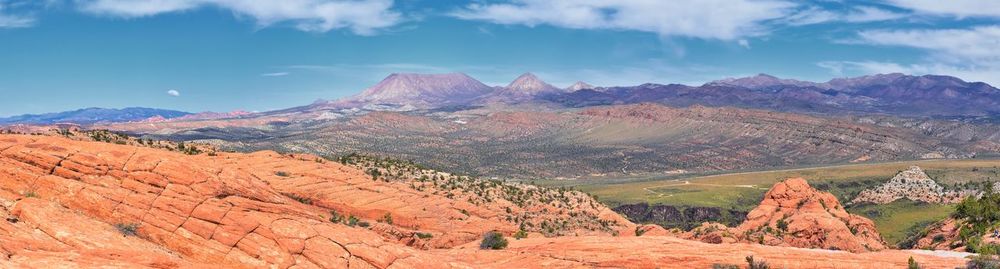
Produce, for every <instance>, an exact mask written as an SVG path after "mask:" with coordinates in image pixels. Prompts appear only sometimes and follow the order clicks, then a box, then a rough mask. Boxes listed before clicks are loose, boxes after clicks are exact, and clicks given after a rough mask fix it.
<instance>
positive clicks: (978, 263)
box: [966, 255, 1000, 269]
mask: <svg viewBox="0 0 1000 269" xmlns="http://www.w3.org/2000/svg"><path fill="white" fill-rule="evenodd" d="M966 266H968V267H967V268H968V269H1000V259H997V257H994V256H992V255H976V256H972V258H970V259H969V262H968V263H967V264H966Z"/></svg>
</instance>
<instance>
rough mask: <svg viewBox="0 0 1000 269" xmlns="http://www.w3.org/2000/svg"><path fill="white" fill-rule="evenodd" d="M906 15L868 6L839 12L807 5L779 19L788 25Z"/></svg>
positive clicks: (891, 17)
mask: <svg viewBox="0 0 1000 269" xmlns="http://www.w3.org/2000/svg"><path fill="white" fill-rule="evenodd" d="M906 16H907V15H906V14H902V13H896V12H892V11H888V10H884V9H880V8H876V7H869V6H859V7H854V8H851V9H850V10H848V11H846V12H839V13H838V12H833V11H829V10H825V9H821V8H818V7H808V8H805V9H803V10H801V11H798V12H796V13H795V14H791V15H789V16H787V17H785V18H783V19H781V20H782V21H783V22H785V23H786V24H788V25H792V26H802V25H810V24H820V23H829V22H850V23H865V22H875V21H888V20H895V19H900V18H903V17H906Z"/></svg>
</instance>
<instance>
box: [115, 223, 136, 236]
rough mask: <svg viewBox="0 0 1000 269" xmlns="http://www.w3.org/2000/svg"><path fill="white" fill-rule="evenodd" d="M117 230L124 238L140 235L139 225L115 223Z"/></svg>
mask: <svg viewBox="0 0 1000 269" xmlns="http://www.w3.org/2000/svg"><path fill="white" fill-rule="evenodd" d="M115 230H118V232H119V233H121V234H122V235H123V236H136V235H138V234H139V224H138V223H115Z"/></svg>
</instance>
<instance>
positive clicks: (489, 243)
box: [479, 231, 507, 249]
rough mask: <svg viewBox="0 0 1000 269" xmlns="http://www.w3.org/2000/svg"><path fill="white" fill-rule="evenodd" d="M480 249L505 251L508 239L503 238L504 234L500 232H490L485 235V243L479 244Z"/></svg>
mask: <svg viewBox="0 0 1000 269" xmlns="http://www.w3.org/2000/svg"><path fill="white" fill-rule="evenodd" d="M479 248H480V249H505V248H507V239H506V238H504V237H503V234H500V233H499V232H495V231H493V232H488V233H486V234H484V235H483V241H482V242H481V243H479Z"/></svg>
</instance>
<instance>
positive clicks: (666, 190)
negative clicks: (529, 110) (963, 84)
mask: <svg viewBox="0 0 1000 269" xmlns="http://www.w3.org/2000/svg"><path fill="white" fill-rule="evenodd" d="M911 165H917V166H920V167H921V168H923V169H924V171H925V172H926V173H927V174H928V176H930V177H931V178H933V179H935V180H936V181H938V182H939V183H940V184H943V185H944V186H946V187H950V186H953V185H955V184H962V183H966V182H984V181H1000V159H967V160H920V161H901V162H889V163H870V164H848V165H836V166H826V167H808V168H796V169H783V170H772V171H753V172H735V173H728V174H717V175H699V176H689V177H684V176H672V177H669V178H661V179H657V178H654V177H645V178H631V179H621V178H619V179H586V180H566V181H554V180H550V181H542V182H537V183H538V184H541V185H548V186H572V187H573V188H575V189H578V190H582V191H585V192H588V193H591V194H594V195H596V196H597V197H598V199H599V200H600V201H602V202H604V203H605V204H608V205H610V206H612V207H614V206H617V205H621V204H631V203H639V202H645V203H649V204H666V205H675V206H707V207H721V208H732V209H737V210H743V211H749V210H750V209H753V208H754V207H756V206H757V204H758V203H759V202H760V200H761V199H762V198H763V196H764V193H765V192H767V190H768V189H769V188H770V187H771V186H772V185H773V184H774V183H776V182H779V181H781V180H783V179H786V178H792V177H802V178H805V179H806V180H808V181H809V183H810V184H811V185H813V186H814V187H816V188H817V189H820V190H824V191H828V192H831V193H833V194H834V195H836V196H837V198H838V199H840V200H841V202H842V203H846V202H847V201H849V200H850V199H852V198H854V196H855V195H857V193H858V192H860V191H861V190H863V189H866V188H869V187H872V186H875V185H878V184H881V183H883V182H885V181H887V180H889V179H890V178H892V177H893V176H894V175H895V174H896V173H898V172H899V171H902V170H905V169H907V168H909V167H910V166H911ZM952 210H953V206H951V205H929V204H922V203H915V202H911V201H897V202H895V203H891V204H887V205H865V206H853V207H852V206H848V211H851V212H852V213H855V214H859V215H862V216H865V217H868V218H870V219H872V220H873V221H875V223H876V225H877V227H878V229H879V231H880V232H881V233H882V234H883V237H885V239H886V240H887V241H888V242H889V243H890V244H895V243H896V242H899V240H902V239H903V238H904V237H905V235H906V233H907V232H908V231H909V230H911V229H912V228H913V227H914V226H915V225H925V224H926V223H928V222H933V221H937V220H940V219H943V218H945V217H947V215H948V214H950V213H951V212H952Z"/></svg>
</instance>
